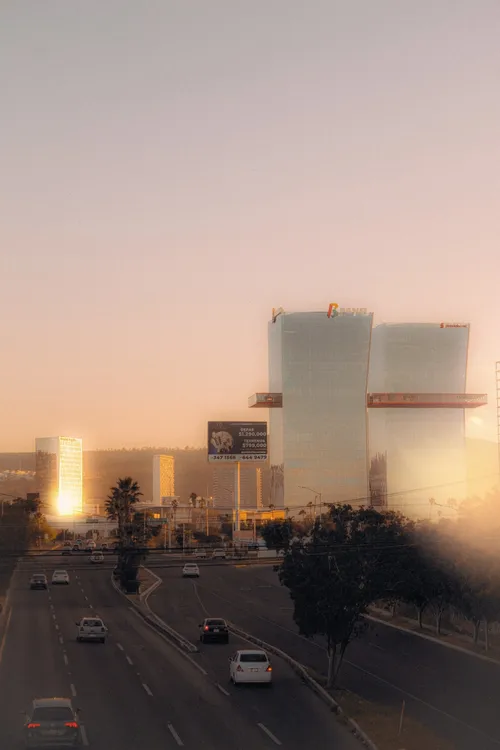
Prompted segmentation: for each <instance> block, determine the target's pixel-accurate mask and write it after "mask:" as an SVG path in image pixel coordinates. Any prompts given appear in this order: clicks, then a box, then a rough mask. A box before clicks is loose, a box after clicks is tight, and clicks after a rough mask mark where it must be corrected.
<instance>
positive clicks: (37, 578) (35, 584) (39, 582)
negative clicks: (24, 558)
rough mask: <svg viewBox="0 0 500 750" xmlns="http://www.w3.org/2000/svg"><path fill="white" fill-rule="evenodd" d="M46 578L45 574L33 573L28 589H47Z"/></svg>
mask: <svg viewBox="0 0 500 750" xmlns="http://www.w3.org/2000/svg"><path fill="white" fill-rule="evenodd" d="M48 588H49V584H48V582H47V576H46V575H45V573H34V574H33V575H32V576H31V580H30V589H48Z"/></svg>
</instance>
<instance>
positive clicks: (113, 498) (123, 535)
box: [105, 477, 142, 545]
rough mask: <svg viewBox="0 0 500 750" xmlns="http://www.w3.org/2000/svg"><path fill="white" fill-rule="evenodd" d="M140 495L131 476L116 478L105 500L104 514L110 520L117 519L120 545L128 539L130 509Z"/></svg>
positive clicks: (130, 518) (130, 517)
mask: <svg viewBox="0 0 500 750" xmlns="http://www.w3.org/2000/svg"><path fill="white" fill-rule="evenodd" d="M140 497H142V492H141V491H140V487H139V485H138V484H137V482H135V481H134V480H133V479H132V477H124V478H123V479H118V480H117V482H116V485H115V486H114V487H111V492H110V494H109V495H108V498H107V500H106V506H105V507H106V515H107V517H108V518H109V519H110V520H112V521H118V538H119V540H120V543H121V544H122V545H125V544H126V543H127V541H128V537H129V535H130V532H131V529H130V524H131V521H132V510H133V507H134V505H135V504H136V503H137V502H138V501H139V498H140Z"/></svg>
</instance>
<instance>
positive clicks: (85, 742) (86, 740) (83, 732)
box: [80, 724, 89, 747]
mask: <svg viewBox="0 0 500 750" xmlns="http://www.w3.org/2000/svg"><path fill="white" fill-rule="evenodd" d="M80 733H81V735H82V745H83V746H84V747H88V746H89V738H88V737H87V730H86V729H85V727H84V726H83V724H80Z"/></svg>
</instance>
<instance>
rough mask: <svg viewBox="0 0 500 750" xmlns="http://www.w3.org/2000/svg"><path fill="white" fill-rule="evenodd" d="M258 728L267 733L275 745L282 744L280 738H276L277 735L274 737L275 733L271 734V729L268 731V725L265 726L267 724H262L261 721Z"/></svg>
mask: <svg viewBox="0 0 500 750" xmlns="http://www.w3.org/2000/svg"><path fill="white" fill-rule="evenodd" d="M257 726H258V727H259V728H260V729H262V731H263V732H265V733H266V734H267V736H268V737H269V738H270V739H271V740H272V741H273V742H274V743H275V744H276V745H281V742H280V741H279V739H278V738H277V737H276V735H274V734H273V733H272V732H271V730H270V729H268V728H267V727H266V725H265V724H261V723H260V721H259V722H258V723H257Z"/></svg>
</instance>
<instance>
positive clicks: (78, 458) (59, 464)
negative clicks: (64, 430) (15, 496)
mask: <svg viewBox="0 0 500 750" xmlns="http://www.w3.org/2000/svg"><path fill="white" fill-rule="evenodd" d="M35 450H36V477H37V486H38V491H39V492H40V500H41V502H42V508H43V512H44V513H45V514H46V515H48V516H51V515H52V516H69V515H74V514H75V513H81V512H82V511H83V448H82V440H81V438H72V437H52V438H36V442H35Z"/></svg>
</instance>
